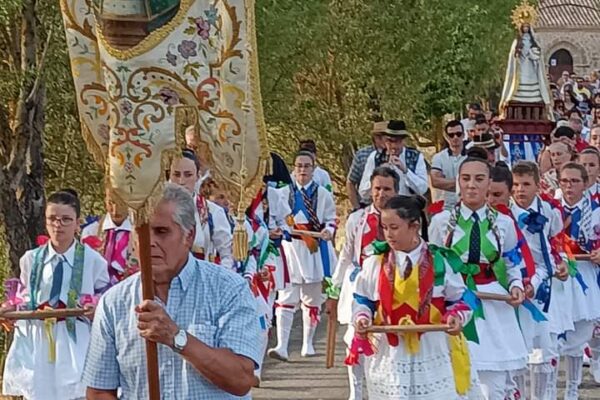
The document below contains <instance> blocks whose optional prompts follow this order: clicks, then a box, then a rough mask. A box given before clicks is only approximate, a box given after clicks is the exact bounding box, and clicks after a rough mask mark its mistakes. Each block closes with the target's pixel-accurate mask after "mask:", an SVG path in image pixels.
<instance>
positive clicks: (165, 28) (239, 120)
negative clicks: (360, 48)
mask: <svg viewBox="0 0 600 400" xmlns="http://www.w3.org/2000/svg"><path fill="white" fill-rule="evenodd" d="M60 4H61V11H62V16H63V21H64V26H65V31H66V37H67V45H68V49H69V56H70V59H71V68H72V74H73V79H74V83H75V90H76V97H77V105H78V110H79V117H80V122H81V130H82V134H83V138H84V140H85V142H86V145H87V147H88V150H89V152H90V153H91V155H92V156H93V158H94V160H95V161H96V162H97V163H98V164H99V165H100V166H101V167H102V168H104V169H105V171H106V177H107V180H106V181H107V185H110V187H111V188H112V191H113V193H114V194H115V196H116V198H117V200H118V201H121V202H122V203H124V204H126V205H127V206H128V207H129V211H130V216H131V217H132V220H133V222H134V224H135V226H136V233H137V236H138V249H139V253H140V254H139V255H140V270H141V281H142V293H143V298H144V299H154V291H153V283H152V276H151V265H150V263H151V261H150V233H149V226H148V218H149V217H150V216H151V214H152V209H153V207H154V206H155V205H156V202H157V201H158V200H159V198H160V194H161V191H162V186H163V183H164V179H165V170H166V169H167V168H168V167H169V164H170V161H171V159H172V158H173V157H175V156H176V155H177V154H178V152H179V150H180V149H181V148H183V147H184V146H185V142H184V132H185V130H186V129H187V128H189V127H190V126H194V132H195V134H196V136H197V138H196V139H197V140H198V142H199V143H201V151H200V154H199V156H200V158H201V159H203V160H204V161H205V162H207V163H208V164H209V165H210V167H211V171H212V174H213V176H214V177H215V179H216V180H217V181H219V182H221V183H222V184H223V186H224V188H225V189H226V190H227V191H228V194H229V196H230V199H232V201H233V204H239V207H238V212H239V211H240V210H241V206H242V205H243V203H244V196H245V194H255V193H256V191H257V190H258V187H259V186H260V185H261V184H262V177H263V175H264V173H265V168H266V165H267V160H270V156H269V151H268V148H267V143H266V130H265V124H264V120H263V114H262V106H261V96H260V89H259V75H258V59H257V54H256V33H255V25H254V1H253V0H212V1H211V0H61V1H60ZM246 198H248V197H246ZM146 356H147V357H146V358H147V360H146V362H147V370H148V385H149V388H148V396H144V397H147V398H149V399H152V400H155V399H156V400H158V399H159V398H160V390H159V374H158V355H157V348H156V343H152V342H146ZM140 389H143V388H140Z"/></svg>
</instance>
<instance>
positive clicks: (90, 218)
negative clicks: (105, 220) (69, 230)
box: [80, 215, 100, 229]
mask: <svg viewBox="0 0 600 400" xmlns="http://www.w3.org/2000/svg"><path fill="white" fill-rule="evenodd" d="M98 221H100V217H98V216H96V215H88V216H87V217H85V221H83V224H81V226H80V228H81V229H83V228H87V227H88V226H90V225H91V224H93V223H94V222H98Z"/></svg>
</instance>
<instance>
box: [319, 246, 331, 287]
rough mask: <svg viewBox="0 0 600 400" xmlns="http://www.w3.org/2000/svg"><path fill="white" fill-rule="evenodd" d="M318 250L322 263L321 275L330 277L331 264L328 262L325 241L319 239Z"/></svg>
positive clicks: (327, 250)
mask: <svg viewBox="0 0 600 400" xmlns="http://www.w3.org/2000/svg"><path fill="white" fill-rule="evenodd" d="M319 252H320V253H321V263H322V264H323V275H325V276H326V277H327V278H331V264H330V262H329V246H328V244H327V241H325V240H323V239H319Z"/></svg>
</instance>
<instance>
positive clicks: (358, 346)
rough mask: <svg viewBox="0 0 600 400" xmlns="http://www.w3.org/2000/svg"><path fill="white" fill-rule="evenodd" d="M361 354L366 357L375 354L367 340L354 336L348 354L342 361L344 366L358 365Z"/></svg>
mask: <svg viewBox="0 0 600 400" xmlns="http://www.w3.org/2000/svg"><path fill="white" fill-rule="evenodd" d="M361 354H364V355H365V356H367V357H368V356H372V355H373V354H375V351H374V350H373V345H372V344H371V342H370V341H369V339H368V338H363V337H360V336H358V335H355V336H354V338H353V339H352V344H351V345H350V352H349V353H348V356H347V357H346V359H345V360H344V364H346V365H349V366H352V365H358V364H359V360H360V355H361Z"/></svg>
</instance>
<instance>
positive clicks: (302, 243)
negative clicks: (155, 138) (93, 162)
mask: <svg viewBox="0 0 600 400" xmlns="http://www.w3.org/2000/svg"><path fill="white" fill-rule="evenodd" d="M569 82H571V81H565V82H564V84H563V87H562V88H563V89H565V90H561V93H562V94H566V95H568V94H572V93H578V92H579V91H580V89H579V86H576V85H577V81H575V83H569ZM569 84H571V85H572V86H571V90H569V89H568V88H569V86H568V85H569ZM575 87H577V89H574V88H575ZM597 99H598V96H595V97H590V100H592V101H595V100H597ZM581 104H583V103H581V102H577V103H576V105H575V108H570V109H569V112H568V113H567V114H564V115H563V114H561V115H560V116H559V118H558V121H557V124H556V128H555V129H554V131H553V132H552V133H551V134H550V135H549V137H548V141H547V143H544V144H543V148H542V150H541V153H540V156H539V160H535V162H532V161H518V162H517V161H514V160H511V157H510V154H509V151H508V149H507V146H506V144H505V142H506V136H507V135H505V133H504V132H502V129H501V128H500V126H501V123H500V121H499V120H498V117H497V115H495V113H493V112H488V113H485V112H482V110H481V107H480V106H479V105H477V104H471V105H469V107H468V117H467V118H466V119H464V120H462V121H459V120H452V121H449V122H447V124H446V125H445V129H444V133H443V137H444V141H445V148H444V149H442V150H441V151H440V152H438V153H437V154H435V155H434V156H433V158H432V159H431V162H428V161H427V160H426V159H425V156H424V154H423V153H421V152H420V151H419V150H418V149H416V148H413V147H409V146H407V143H406V142H407V139H408V138H409V137H410V134H409V131H408V129H407V126H406V124H405V123H404V122H403V121H400V120H391V121H381V122H376V123H374V124H373V127H372V131H371V136H372V145H370V146H368V147H365V148H362V149H360V150H358V151H357V152H356V154H355V156H354V160H353V162H352V166H351V168H350V171H349V173H348V178H347V182H346V191H347V194H348V198H349V200H350V202H351V204H352V205H353V207H354V209H355V210H354V211H353V212H352V213H351V214H350V215H349V216H348V218H347V221H346V226H345V229H344V233H345V237H343V238H342V237H338V238H337V240H338V241H340V244H341V246H339V247H341V251H340V252H339V253H338V252H337V251H336V248H335V246H334V242H335V241H336V231H337V230H338V226H337V223H338V221H339V219H338V216H337V213H336V202H335V199H334V195H333V192H332V185H331V178H330V177H329V174H328V173H327V172H326V171H325V170H324V169H323V168H321V167H320V166H319V165H318V163H317V148H316V144H315V142H314V141H312V140H305V141H302V142H301V143H300V144H299V147H298V151H297V153H296V154H295V155H294V158H293V160H292V161H293V164H292V165H291V168H288V166H287V165H286V163H285V162H284V160H283V159H282V158H281V157H280V156H279V155H277V154H275V153H271V165H270V168H269V172H268V173H267V175H265V176H264V178H263V185H262V186H261V188H260V190H259V192H258V193H257V194H256V196H255V197H254V198H253V199H252V201H251V202H250V204H249V205H248V206H247V207H246V209H245V213H244V215H243V216H237V215H234V214H233V213H232V212H231V210H230V209H231V204H230V199H228V198H227V192H226V191H225V190H224V188H223V187H222V186H221V184H220V182H217V181H215V180H214V179H213V178H211V177H210V170H209V169H208V166H207V165H204V163H203V162H202V160H201V159H200V158H199V157H198V155H197V154H196V150H197V146H196V142H195V135H193V132H192V131H190V132H187V133H188V134H186V141H187V146H188V148H186V149H184V150H182V152H181V157H179V158H177V159H175V160H173V162H172V164H171V165H170V169H169V171H168V180H169V183H167V184H165V188H164V191H163V193H162V197H161V199H160V201H158V202H157V205H156V207H155V209H154V214H153V215H152V216H151V217H150V221H149V224H150V237H151V263H152V278H153V282H154V290H155V300H154V301H150V300H144V301H142V293H141V285H140V274H139V273H137V270H138V266H139V262H138V259H139V254H138V247H139V246H138V245H137V240H136V231H135V229H134V227H133V224H132V222H131V221H130V219H129V217H128V214H127V209H126V208H124V207H123V206H122V205H121V204H120V203H119V201H118V199H117V198H116V196H115V193H114V192H113V191H112V190H107V192H106V215H104V216H102V217H101V218H86V219H85V223H84V224H83V225H80V223H79V221H80V220H81V215H80V210H81V205H80V204H79V199H78V196H77V193H75V192H74V191H72V190H68V189H67V190H62V191H59V192H57V193H54V194H52V195H51V196H49V197H48V199H47V205H46V210H45V218H46V229H47V233H48V237H44V238H40V242H39V247H37V248H35V249H33V250H31V251H28V252H27V253H26V254H25V255H24V256H23V258H22V259H21V265H20V267H21V268H20V273H21V274H20V278H19V279H12V280H10V281H9V282H7V283H6V285H5V287H6V288H7V293H6V302H5V303H4V304H3V306H2V311H3V312H6V311H9V310H15V309H20V310H40V309H48V308H49V309H61V308H66V309H73V308H81V309H83V311H84V313H83V314H81V315H79V316H67V317H65V318H53V319H45V320H18V321H11V320H6V319H5V320H2V323H3V325H4V326H5V327H7V328H8V329H13V330H14V340H13V342H12V345H11V347H10V350H9V352H8V355H7V361H6V365H5V369H4V375H3V393H4V394H6V395H20V396H24V397H25V398H27V399H44V400H48V399H50V400H52V399H61V400H64V399H77V398H83V397H85V396H86V395H87V398H88V399H110V398H115V399H116V398H123V399H138V398H147V397H148V388H147V386H148V377H147V375H146V369H145V363H144V362H143V360H144V359H145V353H144V340H143V339H147V340H149V341H153V342H156V343H158V344H159V346H158V353H159V354H158V355H159V364H160V387H161V393H162V396H163V398H175V399H184V398H185V399H226V398H249V397H250V394H249V392H250V389H251V388H252V387H253V386H257V385H260V378H261V365H262V363H263V359H264V357H265V356H268V357H271V358H274V359H276V360H279V361H280V362H286V361H288V359H289V351H290V349H289V339H290V334H291V331H292V329H294V314H295V312H296V311H297V310H298V309H300V310H301V313H302V318H301V325H302V327H301V328H296V329H301V330H302V337H303V341H302V348H301V349H300V354H301V356H302V357H311V356H314V355H315V348H314V346H313V341H314V336H315V331H316V328H317V326H318V324H319V323H320V321H321V313H322V312H326V313H328V314H329V316H330V318H337V319H338V321H339V323H340V324H342V325H346V326H347V329H346V332H345V335H344V342H345V344H346V346H347V349H346V353H347V357H346V360H345V363H346V364H347V369H348V379H349V387H350V399H362V398H363V395H364V394H367V393H368V397H369V398H370V399H432V400H433V399H441V398H446V399H491V400H504V399H519V398H527V399H536V400H540V399H556V398H557V379H558V368H559V360H561V359H562V360H564V361H563V362H564V365H565V366H566V389H565V399H577V398H578V388H579V385H580V384H581V382H582V367H583V365H584V356H585V355H586V354H587V356H588V358H589V362H590V363H591V366H592V372H593V378H594V379H595V380H596V381H597V382H600V332H599V330H600V328H598V326H597V325H596V324H597V323H598V322H599V321H600V274H599V272H600V269H599V268H598V264H600V207H599V206H600V186H599V185H600V184H599V182H598V177H599V175H600V152H599V148H600V126H598V125H597V124H598V122H599V121H598V118H597V117H598V113H597V111H598V110H600V108H599V107H598V106H597V105H595V103H594V104H593V105H594V106H593V107H590V109H589V110H588V111H589V112H584V111H582V110H581V107H583V106H582V105H581ZM590 115H591V116H593V118H589V116H590ZM240 232H242V233H245V234H242V235H239V233H240ZM236 240H238V241H239V240H244V241H246V243H243V244H244V246H242V247H241V248H243V249H247V251H244V252H243V254H241V255H240V254H237V253H239V252H236V249H239V248H240V247H239V244H240V243H236ZM413 325H416V327H413V330H409V331H407V332H400V331H398V329H399V328H402V327H407V326H413ZM428 326H429V327H430V328H432V329H427V327H428ZM384 327H385V328H386V329H387V330H385V329H384V331H382V330H381V329H383V328H384ZM376 328H379V330H378V329H376ZM396 328H397V330H394V329H396ZM433 328H435V329H433ZM420 329H421V330H420ZM269 330H273V331H274V333H275V339H276V344H275V346H274V347H273V348H270V349H267V347H268V337H269V336H268V335H269ZM586 352H587V353H586ZM526 376H529V379H526ZM365 382H366V386H365V385H364V383H365Z"/></svg>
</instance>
